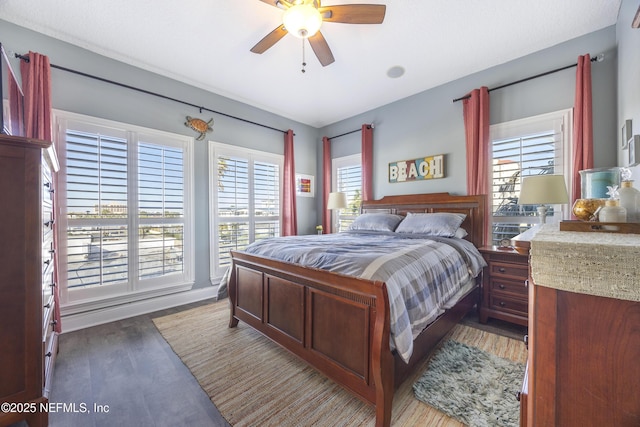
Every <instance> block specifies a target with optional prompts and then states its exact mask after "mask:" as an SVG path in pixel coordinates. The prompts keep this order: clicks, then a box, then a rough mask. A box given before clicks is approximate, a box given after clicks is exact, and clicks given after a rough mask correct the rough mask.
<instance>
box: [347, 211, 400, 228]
mask: <svg viewBox="0 0 640 427" xmlns="http://www.w3.org/2000/svg"><path fill="white" fill-rule="evenodd" d="M402 218H403V216H401V215H394V214H387V213H365V214H362V215H360V216H358V217H357V218H356V219H355V220H354V221H353V222H352V223H351V225H350V226H349V230H353V231H393V230H395V229H396V227H397V226H398V224H399V223H400V221H402Z"/></svg>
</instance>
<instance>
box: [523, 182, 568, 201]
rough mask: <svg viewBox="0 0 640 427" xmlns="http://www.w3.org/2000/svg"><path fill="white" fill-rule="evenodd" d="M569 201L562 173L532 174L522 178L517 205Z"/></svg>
mask: <svg viewBox="0 0 640 427" xmlns="http://www.w3.org/2000/svg"><path fill="white" fill-rule="evenodd" d="M562 203H569V195H568V194H567V186H566V184H565V182H564V176H562V175H533V176H527V177H523V178H522V187H521V188H520V199H519V200H518V204H519V205H555V204H562Z"/></svg>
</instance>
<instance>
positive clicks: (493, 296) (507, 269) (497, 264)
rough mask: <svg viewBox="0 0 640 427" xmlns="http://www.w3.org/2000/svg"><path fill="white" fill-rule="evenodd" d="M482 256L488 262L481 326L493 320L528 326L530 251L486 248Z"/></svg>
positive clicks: (485, 271)
mask: <svg viewBox="0 0 640 427" xmlns="http://www.w3.org/2000/svg"><path fill="white" fill-rule="evenodd" d="M480 253H482V256H483V257H484V259H485V261H486V262H487V267H485V268H484V270H483V272H482V292H481V294H480V304H479V309H478V313H479V320H480V323H486V322H487V320H488V319H489V318H490V317H493V318H495V319H500V320H505V321H507V322H512V323H517V324H519V325H523V326H527V319H528V315H527V313H528V309H529V297H528V289H527V283H528V280H527V279H528V277H529V250H528V249H526V248H521V247H517V248H513V249H506V250H503V249H498V247H497V246H486V247H482V248H480Z"/></svg>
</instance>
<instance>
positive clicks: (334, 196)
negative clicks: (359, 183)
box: [327, 191, 347, 231]
mask: <svg viewBox="0 0 640 427" xmlns="http://www.w3.org/2000/svg"><path fill="white" fill-rule="evenodd" d="M346 207H347V194H346V193H343V192H341V191H336V192H334V193H329V200H327V209H330V210H340V209H345V208H346ZM336 215H337V216H339V215H340V213H339V212H338V213H337V214H336ZM335 229H336V230H338V227H337V224H335ZM338 231H340V230H338Z"/></svg>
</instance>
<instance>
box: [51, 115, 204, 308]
mask: <svg viewBox="0 0 640 427" xmlns="http://www.w3.org/2000/svg"><path fill="white" fill-rule="evenodd" d="M56 123H57V125H58V129H59V133H58V138H59V141H60V144H59V146H60V147H61V153H60V157H61V172H60V175H59V181H60V183H61V185H60V190H61V194H60V195H59V196H58V200H59V201H60V203H61V205H62V206H61V207H62V215H61V216H62V218H61V219H62V221H63V223H64V224H61V226H62V225H63V227H61V228H60V230H66V232H61V233H60V236H61V245H62V248H63V254H64V255H65V256H64V258H61V263H60V267H61V273H62V274H61V278H62V279H63V280H64V285H65V286H64V287H63V288H61V289H64V291H63V295H64V296H65V298H64V300H65V301H66V302H73V301H78V300H83V299H86V298H94V297H101V298H105V299H108V298H109V297H115V296H118V295H120V296H121V295H122V294H132V293H140V294H141V293H144V292H150V291H151V292H154V294H158V290H159V289H164V288H172V289H173V288H175V287H176V286H191V284H192V282H193V273H192V272H193V256H192V253H193V250H192V249H191V247H192V244H193V243H192V241H193V231H192V222H193V220H192V217H191V215H192V211H193V210H192V208H191V203H192V201H191V199H192V197H191V192H192V190H191V185H192V184H191V183H192V179H191V173H192V171H191V157H192V156H191V141H192V138H188V137H184V136H179V135H173V134H168V133H164V132H158V131H154V130H151V129H145V128H140V127H134V126H131V125H123V124H121V123H115V122H110V121H106V120H100V119H95V118H91V117H86V116H80V115H75V114H71V113H59V112H56Z"/></svg>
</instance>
